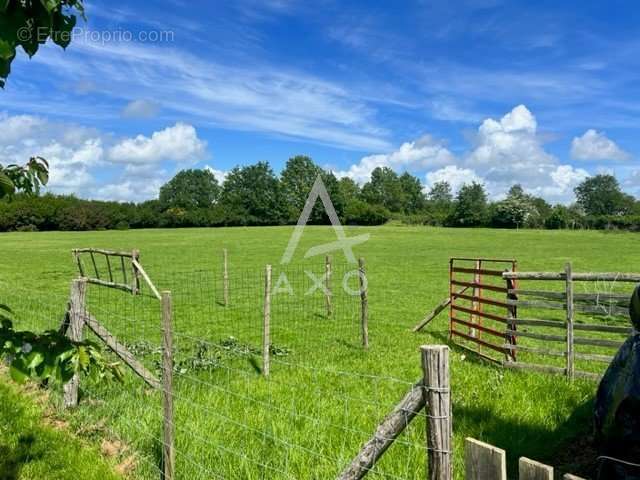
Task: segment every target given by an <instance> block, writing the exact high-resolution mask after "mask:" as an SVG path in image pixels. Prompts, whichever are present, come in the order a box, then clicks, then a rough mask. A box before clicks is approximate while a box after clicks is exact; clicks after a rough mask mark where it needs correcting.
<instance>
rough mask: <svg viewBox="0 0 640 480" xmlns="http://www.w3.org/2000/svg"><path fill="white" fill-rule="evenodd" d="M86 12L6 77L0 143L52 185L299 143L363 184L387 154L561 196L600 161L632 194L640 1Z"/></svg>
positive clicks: (124, 184) (242, 0)
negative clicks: (74, 27)
mask: <svg viewBox="0 0 640 480" xmlns="http://www.w3.org/2000/svg"><path fill="white" fill-rule="evenodd" d="M194 5H195V6H194ZM87 15H88V22H87V23H86V24H84V23H83V22H80V24H79V27H81V28H79V29H78V31H77V32H76V35H75V38H74V41H73V42H72V44H71V46H70V47H69V48H68V49H67V51H62V50H61V49H59V48H57V47H53V46H46V47H44V48H43V49H42V50H41V51H40V52H39V53H38V55H37V56H35V57H34V58H33V59H31V60H29V59H27V58H26V56H25V55H24V54H21V55H20V56H19V58H18V59H17V60H16V61H15V62H14V65H13V73H12V75H11V77H10V78H9V82H8V84H7V86H6V88H5V90H4V91H3V92H0V102H1V103H0V157H2V158H3V160H5V161H7V160H24V159H25V158H27V157H28V156H31V155H36V154H38V155H43V156H45V157H46V158H48V159H49V160H50V161H51V164H52V181H51V190H53V191H55V192H61V193H75V194H77V195H79V196H82V197H87V198H102V199H117V200H136V201H137V200H143V199H147V198H153V197H154V196H156V195H157V191H158V188H159V186H160V185H161V184H162V183H163V182H164V181H166V180H167V179H168V178H170V177H171V176H172V175H173V174H175V172H177V171H178V170H180V169H182V168H190V167H205V166H206V167H209V168H212V169H213V170H214V172H215V173H216V175H217V176H218V177H219V178H223V176H224V173H225V172H226V171H228V170H230V169H231V168H232V167H234V166H235V165H243V164H249V163H254V162H257V161H261V160H267V161H269V162H270V163H271V165H272V166H273V167H274V169H275V170H276V172H278V171H280V169H281V168H282V167H283V165H284V163H285V162H286V160H287V158H289V157H290V156H293V155H295V154H307V155H310V156H312V157H313V158H314V160H315V161H316V162H317V163H319V164H320V165H322V166H324V167H326V168H328V169H331V170H333V171H334V172H336V174H337V175H339V176H350V177H352V178H354V179H355V180H357V181H358V182H363V181H365V180H366V178H367V176H368V174H369V173H370V171H371V170H372V169H373V168H375V167H376V166H390V167H392V168H394V169H395V170H397V171H399V172H400V171H404V170H407V171H410V172H411V173H413V174H415V175H417V176H418V177H419V178H420V180H421V181H422V182H423V183H424V185H425V188H428V186H429V185H430V184H432V183H433V182H435V181H438V180H448V181H450V182H451V183H452V185H453V186H454V188H458V187H459V186H460V185H461V184H463V183H464V182H468V181H471V180H478V181H483V182H484V183H485V184H486V186H487V189H488V190H489V192H490V193H491V195H492V197H494V198H500V196H501V195H503V194H504V192H505V191H506V189H507V188H508V187H509V185H511V184H512V183H516V182H518V183H521V184H523V186H524V187H525V189H527V190H528V191H530V192H532V193H535V194H538V195H542V196H544V197H545V198H547V199H549V200H550V201H554V202H570V201H572V199H573V195H572V189H573V187H574V186H575V185H576V184H577V183H579V182H580V181H582V180H583V179H584V178H586V177H587V176H588V175H592V174H595V173H599V172H610V173H615V174H616V176H618V178H619V179H620V181H621V184H622V185H623V188H624V189H625V190H627V191H628V192H630V193H633V194H635V195H638V196H640V164H639V163H638V154H639V153H640V135H638V128H639V122H638V117H639V114H640V95H639V94H640V82H639V81H638V80H640V78H639V77H640V68H639V67H640V34H639V33H638V25H640V5H639V4H637V3H636V2H632V1H627V2H622V1H609V2H584V1H580V2H578V1H564V2H550V1H549V2H547V1H539V2H524V1H522V2H519V1H510V2H502V1H499V0H464V1H458V2H446V1H414V2H402V3H400V2H373V1H369V2H343V1H341V2H338V1H332V0H326V1H325V0H319V1H317V2H314V3H313V6H310V4H309V2H305V1H301V0H300V1H297V0H262V1H259V0H238V1H235V2H232V1H228V2H227V1H225V2H221V1H220V2H213V1H212V2H186V1H180V0H164V1H159V0H158V1H147V2H124V1H117V0H114V1H111V2H108V3H107V2H104V1H102V2H97V1H91V0H87Z"/></svg>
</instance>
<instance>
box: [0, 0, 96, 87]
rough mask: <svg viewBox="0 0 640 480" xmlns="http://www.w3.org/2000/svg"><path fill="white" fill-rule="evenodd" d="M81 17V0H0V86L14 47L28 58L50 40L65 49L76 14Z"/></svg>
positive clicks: (9, 68)
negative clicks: (0, 0) (20, 48)
mask: <svg viewBox="0 0 640 480" xmlns="http://www.w3.org/2000/svg"><path fill="white" fill-rule="evenodd" d="M75 13H78V14H80V15H81V16H83V17H84V5H83V0H46V1H45V0H4V1H2V2H0V87H4V84H5V79H6V78H7V77H8V76H9V73H10V72H11V62H13V60H14V58H15V57H16V49H17V48H18V47H22V49H23V50H24V51H25V53H26V54H27V55H29V57H32V56H34V55H35V54H36V53H37V51H38V49H39V47H40V45H43V44H45V43H46V42H47V40H49V39H51V40H52V41H53V43H55V44H56V45H58V46H60V47H62V48H66V47H67V46H68V45H69V43H70V42H71V33H72V30H73V27H75V26H76V21H77V19H76V15H75Z"/></svg>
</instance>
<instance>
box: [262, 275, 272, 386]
mask: <svg viewBox="0 0 640 480" xmlns="http://www.w3.org/2000/svg"><path fill="white" fill-rule="evenodd" d="M270 323H271V265H267V267H266V269H265V275H264V312H263V317H262V374H263V375H264V376H265V377H268V376H269V366H270V365H269V361H270V359H269V350H270V347H271V334H270V331H269V330H270V328H271V326H270Z"/></svg>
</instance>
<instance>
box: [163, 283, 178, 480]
mask: <svg viewBox="0 0 640 480" xmlns="http://www.w3.org/2000/svg"><path fill="white" fill-rule="evenodd" d="M161 297H162V395H163V397H162V398H163V419H164V424H163V437H164V441H163V445H162V464H163V477H162V478H163V480H173V479H174V478H175V477H174V474H175V444H174V441H175V440H174V436H175V423H174V412H173V326H172V316H173V311H172V310H173V307H172V304H171V292H169V291H166V290H165V291H163V292H162V294H161Z"/></svg>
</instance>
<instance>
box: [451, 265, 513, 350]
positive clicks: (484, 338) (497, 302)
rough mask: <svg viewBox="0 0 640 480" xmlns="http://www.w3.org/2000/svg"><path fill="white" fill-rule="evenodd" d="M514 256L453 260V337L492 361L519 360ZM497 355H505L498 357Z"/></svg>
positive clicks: (454, 340)
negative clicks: (509, 274) (510, 274)
mask: <svg viewBox="0 0 640 480" xmlns="http://www.w3.org/2000/svg"><path fill="white" fill-rule="evenodd" d="M516 266H517V262H516V261H515V260H513V259H511V260H504V259H495V258H451V259H450V261H449V298H450V305H449V336H450V339H451V340H452V341H453V342H455V343H456V344H458V345H460V346H462V347H464V348H466V349H469V350H471V351H473V352H474V353H477V354H478V355H481V356H482V357H484V358H487V359H489V360H492V361H498V362H502V361H503V360H515V355H516V350H515V348H513V346H515V342H516V337H515V335H514V334H515V331H514V330H515V325H514V324H513V323H512V322H511V321H510V320H511V319H514V318H516V317H517V312H516V308H517V307H516V306H515V305H514V304H513V303H512V302H510V300H511V301H512V300H514V299H515V296H513V294H512V293H510V292H509V291H510V290H511V291H513V290H514V289H515V288H516V285H515V282H516V281H515V280H514V279H504V278H503V276H502V274H503V273H504V272H509V271H510V272H515V271H516ZM496 354H501V355H498V356H500V357H501V358H496V357H497V355H496Z"/></svg>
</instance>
